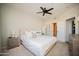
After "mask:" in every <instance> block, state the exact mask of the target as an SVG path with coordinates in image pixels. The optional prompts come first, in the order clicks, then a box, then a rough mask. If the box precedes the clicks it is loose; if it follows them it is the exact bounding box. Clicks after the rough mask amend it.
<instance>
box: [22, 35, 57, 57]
mask: <svg viewBox="0 0 79 59" xmlns="http://www.w3.org/2000/svg"><path fill="white" fill-rule="evenodd" d="M21 39H22V44H23V45H24V46H25V47H26V48H27V49H29V50H30V51H31V52H32V53H33V54H34V55H38V56H41V55H46V54H47V52H48V51H49V50H50V48H51V47H52V46H53V45H54V44H55V43H56V41H57V40H56V39H55V38H54V37H53V38H52V37H50V36H38V37H37V38H27V37H26V36H22V37H21Z"/></svg>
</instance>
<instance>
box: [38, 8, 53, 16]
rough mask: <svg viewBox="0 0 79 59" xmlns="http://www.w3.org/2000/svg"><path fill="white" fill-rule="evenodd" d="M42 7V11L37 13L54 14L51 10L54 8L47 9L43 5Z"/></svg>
mask: <svg viewBox="0 0 79 59" xmlns="http://www.w3.org/2000/svg"><path fill="white" fill-rule="evenodd" d="M40 8H41V10H42V11H41V12H37V13H43V16H44V15H45V14H50V15H52V13H50V12H49V11H51V10H53V9H54V8H50V9H48V10H47V9H46V8H43V7H40Z"/></svg>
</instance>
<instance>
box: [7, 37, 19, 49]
mask: <svg viewBox="0 0 79 59" xmlns="http://www.w3.org/2000/svg"><path fill="white" fill-rule="evenodd" d="M19 45H20V39H19V38H18V37H8V49H11V48H15V47H19Z"/></svg>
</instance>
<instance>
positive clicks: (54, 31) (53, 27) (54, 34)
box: [52, 23, 57, 37]
mask: <svg viewBox="0 0 79 59" xmlns="http://www.w3.org/2000/svg"><path fill="white" fill-rule="evenodd" d="M52 34H53V36H55V37H56V36H57V23H52Z"/></svg>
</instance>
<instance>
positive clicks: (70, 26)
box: [66, 17, 75, 42]
mask: <svg viewBox="0 0 79 59" xmlns="http://www.w3.org/2000/svg"><path fill="white" fill-rule="evenodd" d="M71 34H75V17H72V18H70V19H68V20H67V21H66V39H67V42H68V41H69V36H70V35H71Z"/></svg>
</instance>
